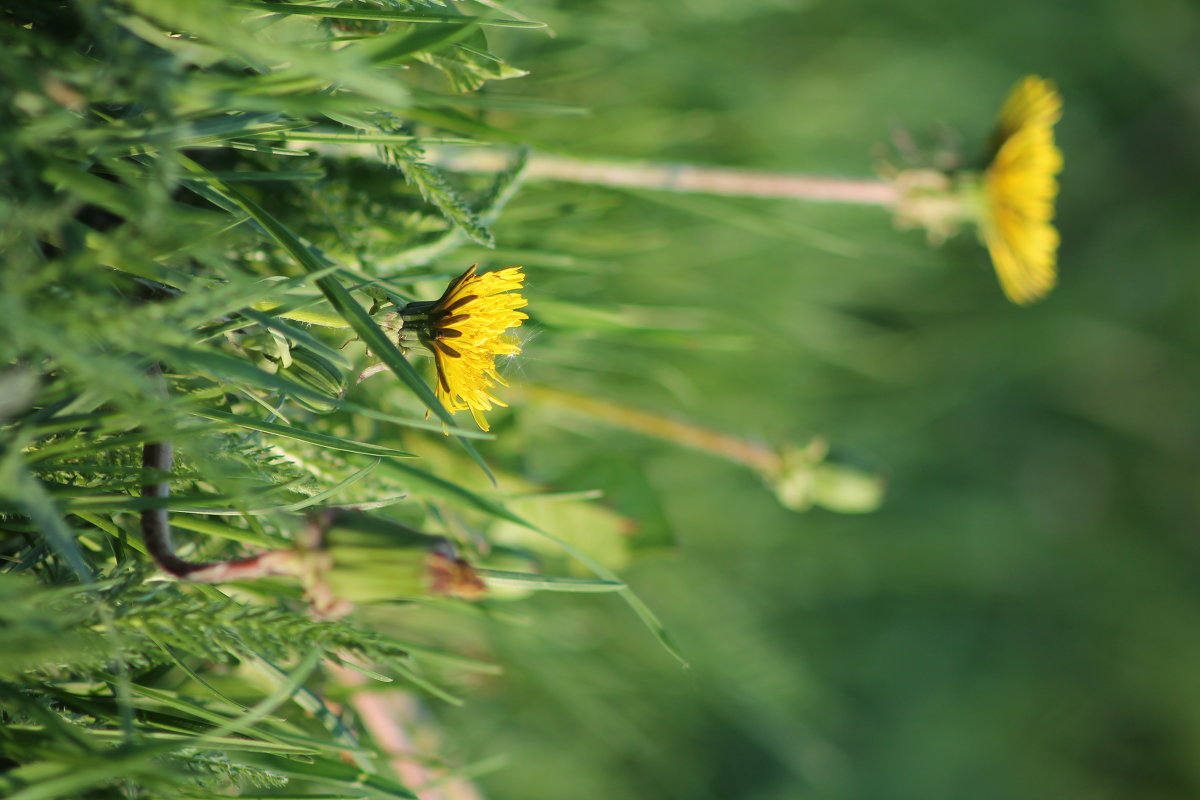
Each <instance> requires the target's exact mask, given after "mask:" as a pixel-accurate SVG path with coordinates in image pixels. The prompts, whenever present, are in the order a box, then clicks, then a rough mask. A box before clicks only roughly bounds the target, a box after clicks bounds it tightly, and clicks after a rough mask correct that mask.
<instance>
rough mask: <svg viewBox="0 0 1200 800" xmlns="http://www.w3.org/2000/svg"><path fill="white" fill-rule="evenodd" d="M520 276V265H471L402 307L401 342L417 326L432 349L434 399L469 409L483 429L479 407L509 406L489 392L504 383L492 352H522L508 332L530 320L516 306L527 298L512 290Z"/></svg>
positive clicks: (454, 408)
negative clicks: (485, 268) (433, 296)
mask: <svg viewBox="0 0 1200 800" xmlns="http://www.w3.org/2000/svg"><path fill="white" fill-rule="evenodd" d="M524 281H525V275H524V273H522V272H521V267H509V268H507V269H502V270H497V271H496V272H485V273H483V274H476V272H475V267H471V268H470V269H468V270H467V271H466V272H464V273H463V274H462V275H460V276H459V277H457V278H455V279H454V280H453V281H451V282H450V285H449V286H448V287H446V291H445V292H444V293H443V294H442V296H441V297H440V298H438V299H437V300H434V301H430V302H417V303H409V304H408V305H407V306H405V307H404V308H403V309H402V310H401V312H400V317H401V319H402V320H403V328H402V329H401V344H405V343H407V342H410V341H411V339H410V338H408V337H406V334H410V335H411V333H412V332H414V331H415V334H416V339H417V341H419V342H420V344H421V345H423V346H424V347H425V349H427V350H428V351H429V352H430V353H432V354H433V359H434V364H435V366H436V369H437V387H436V391H437V397H438V400H440V401H442V404H443V405H445V406H446V408H447V409H449V410H450V411H470V412H471V416H472V417H474V418H475V422H476V424H478V425H479V427H480V428H482V429H483V430H485V431H486V430H488V429H489V428H488V423H487V419H486V418H485V417H484V416H483V412H484V411H490V410H491V409H492V408H493V407H494V406H506V405H507V404H506V403H504V402H503V401H501V400H500V399H499V398H497V397H496V396H495V395H493V394H492V389H493V388H494V387H495V386H496V385H497V384H499V385H501V386H505V385H507V384H505V383H504V379H502V378H501V377H500V376H499V374H498V373H497V372H496V357H497V356H510V355H516V354H517V353H519V352H521V343H520V342H519V341H518V340H517V338H516V337H514V336H510V335H508V334H507V333H506V331H508V329H509V328H516V327H518V326H520V324H521V323H522V322H523V321H525V320H527V319H529V317H528V315H526V314H524V313H523V312H521V311H518V310H517V309H519V308H524V307H525V305H527V303H528V301H527V300H526V299H525V298H524V297H522V296H521V295H520V294H517V292H516V290H518V289H520V288H521V287H522V285H523V284H524Z"/></svg>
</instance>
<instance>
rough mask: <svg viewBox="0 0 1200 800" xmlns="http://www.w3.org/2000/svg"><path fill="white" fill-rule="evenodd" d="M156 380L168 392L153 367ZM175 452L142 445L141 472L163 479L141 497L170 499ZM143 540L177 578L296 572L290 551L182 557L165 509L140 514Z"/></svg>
mask: <svg viewBox="0 0 1200 800" xmlns="http://www.w3.org/2000/svg"><path fill="white" fill-rule="evenodd" d="M146 372H147V374H148V375H149V376H150V377H151V378H152V379H154V380H155V381H156V383H157V384H158V388H159V391H160V393H161V394H162V395H163V396H164V397H165V396H166V393H167V386H166V381H165V380H163V375H162V367H160V366H159V365H158V364H153V365H151V366H150V368H149V369H147V370H146ZM173 460H174V453H173V451H172V448H171V444H170V442H147V443H146V444H145V445H143V446H142V469H144V470H147V471H153V472H156V473H159V474H160V475H161V477H162V479H161V480H159V481H156V482H155V483H148V484H146V485H144V486H142V497H146V498H162V499H164V500H165V499H166V498H168V497H170V496H171V483H170V478H169V476H170V473H171V464H172V461H173ZM141 522H142V541H143V542H145V544H146V552H148V553H149V554H150V556H151V557H152V558H153V559H154V561H155V563H156V564H158V566H159V567H160V568H161V569H162V570H163V571H164V572H169V573H170V574H172V575H174V576H175V577H177V578H187V579H188V580H193V581H204V582H208V583H223V582H225V581H232V580H238V579H247V578H260V577H263V576H266V575H291V574H294V573H295V572H296V565H295V558H296V556H295V553H294V552H293V551H291V550H268V551H266V552H265V553H259V554H258V555H255V556H250V557H248V558H235V559H232V560H230V561H215V562H208V563H203V562H200V563H198V562H195V561H188V560H187V559H185V558H181V557H180V556H179V555H178V554H177V553H176V552H175V547H174V546H173V545H172V544H171V518H170V514H169V512H168V511H167V508H166V506H165V505H164V506H162V507H159V508H144V509H142V515H141Z"/></svg>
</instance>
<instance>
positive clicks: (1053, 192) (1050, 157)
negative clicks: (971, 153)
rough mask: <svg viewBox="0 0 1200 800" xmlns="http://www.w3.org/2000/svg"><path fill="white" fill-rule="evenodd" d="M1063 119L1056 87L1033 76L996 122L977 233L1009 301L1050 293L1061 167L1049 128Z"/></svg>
mask: <svg viewBox="0 0 1200 800" xmlns="http://www.w3.org/2000/svg"><path fill="white" fill-rule="evenodd" d="M1061 115H1062V97H1061V96H1060V95H1059V94H1058V92H1057V91H1056V90H1055V88H1054V84H1052V83H1051V82H1050V81H1047V80H1044V79H1042V78H1039V77H1037V76H1034V75H1030V76H1029V77H1026V78H1024V79H1023V80H1022V81H1021V82H1020V83H1018V84H1017V85H1016V87H1015V88H1014V89H1013V90H1012V92H1011V93H1010V94H1009V96H1008V99H1007V100H1006V101H1005V103H1004V107H1003V109H1001V111H1000V118H999V120H998V121H997V128H996V135H995V143H994V149H993V154H992V158H991V162H990V163H989V165H988V168H987V171H986V172H985V173H984V177H983V211H982V214H981V218H980V233H981V234H982V236H983V240H984V242H985V244H987V248H988V252H989V253H990V254H991V256H992V263H993V264H994V265H995V267H996V274H997V276H999V278H1000V286H1001V288H1003V289H1004V293H1005V294H1006V295H1007V296H1008V298H1009V299H1010V300H1012V301H1013V302H1014V303H1021V304H1025V303H1032V302H1034V301H1035V300H1039V299H1041V298H1042V297H1044V296H1045V295H1046V294H1047V293H1048V292H1049V291H1050V290H1051V289H1052V288H1054V283H1055V278H1056V273H1055V262H1056V253H1057V251H1058V231H1057V230H1056V229H1055V227H1054V225H1053V224H1052V222H1051V221H1052V220H1053V219H1054V200H1055V198H1056V197H1057V196H1058V180H1057V178H1056V176H1057V175H1058V173H1059V172H1060V171H1061V170H1062V163H1063V159H1062V153H1061V152H1060V151H1059V149H1058V148H1057V147H1056V146H1055V144H1054V123H1056V122H1057V121H1058V119H1059V117H1060V116H1061Z"/></svg>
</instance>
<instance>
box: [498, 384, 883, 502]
mask: <svg viewBox="0 0 1200 800" xmlns="http://www.w3.org/2000/svg"><path fill="white" fill-rule="evenodd" d="M520 391H521V392H524V393H525V394H526V396H527V397H528V398H529V399H530V400H533V401H540V402H543V403H548V404H553V405H556V406H558V407H560V408H564V409H567V410H569V411H573V412H575V413H577V414H580V415H582V416H585V417H588V418H590V419H592V420H595V421H598V422H602V423H605V424H607V425H612V426H613V427H617V428H622V429H624V430H627V431H632V432H634V433H640V434H642V435H644V436H652V437H654V438H656V439H662V440H663V441H666V442H670V443H672V444H676V445H680V446H682V447H687V448H690V449H692V450H699V451H700V452H702V453H708V454H709V455H713V456H716V457H718V458H723V459H725V460H726V461H731V462H733V463H734V464H738V465H741V466H744V467H748V468H750V469H751V470H753V471H754V472H756V473H757V474H758V476H759V477H760V478H761V479H762V480H763V482H764V483H765V484H766V485H767V487H768V488H770V489H771V491H772V492H774V493H775V496H776V497H777V498H778V499H779V502H780V503H782V504H783V505H784V506H785V507H787V508H790V509H791V510H793V511H807V510H808V509H809V508H812V507H813V506H814V505H816V506H820V507H822V508H826V509H828V510H830V511H835V512H837V513H841V514H863V513H868V512H871V511H874V510H875V509H877V508H878V507H879V505H880V504H881V503H882V502H883V497H884V493H885V487H886V481H885V480H884V479H883V477H882V476H880V475H878V474H876V473H874V472H872V471H869V470H863V469H859V468H857V467H854V466H851V465H849V464H843V463H838V462H835V461H829V460H828V456H829V443H828V442H826V441H825V439H824V438H823V437H820V436H815V437H813V438H812V439H811V440H810V441H809V442H807V443H806V444H793V443H784V444H783V445H781V446H778V447H771V446H769V445H766V444H761V443H759V442H755V441H751V440H749V439H743V438H742V437H740V436H734V435H732V434H728V433H722V432H720V431H714V430H711V429H709V428H704V427H701V426H699V425H696V424H694V423H691V422H684V421H681V420H678V419H672V418H670V417H664V416H660V415H658V414H653V413H650V412H647V411H641V410H638V409H635V408H629V407H628V406H623V405H620V404H618V403H612V402H609V401H607V400H597V399H595V398H592V397H583V396H581V395H577V394H572V393H570V392H564V391H560V390H558V389H550V388H547V387H545V386H523V387H521V388H520Z"/></svg>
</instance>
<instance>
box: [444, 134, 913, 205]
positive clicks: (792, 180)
mask: <svg viewBox="0 0 1200 800" xmlns="http://www.w3.org/2000/svg"><path fill="white" fill-rule="evenodd" d="M428 155H429V158H430V160H431V161H432V162H433V163H435V164H437V165H438V166H439V167H443V168H445V169H448V170H452V171H455V172H483V173H492V172H501V171H503V170H504V169H506V168H507V167H508V166H509V165H510V164H511V163H512V154H511V153H510V152H508V151H505V150H501V149H487V150H484V149H471V150H467V149H463V148H452V147H445V146H441V147H430V148H429V150H428ZM525 179H526V180H544V181H563V182H565V183H585V184H591V185H595V186H614V187H619V188H624V189H648V190H652V191H664V192H683V193H687V194H715V195H727V196H734V197H759V198H785V199H791V200H810V201H813V202H819V203H854V204H858V205H874V206H888V207H890V206H893V205H895V203H896V201H897V200H898V198H899V193H898V192H897V190H896V188H895V187H894V186H893V185H892V184H891V183H890V182H888V181H884V180H879V179H874V178H836V177H825V176H818V175H802V174H797V173H792V172H768V171H764V170H750V169H732V168H728V167H710V166H699V165H696V164H671V163H664V162H655V161H607V160H591V159H588V160H584V159H577V158H567V157H564V156H555V155H549V154H546V153H532V154H530V156H529V163H528V165H527V166H526V171H525Z"/></svg>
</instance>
